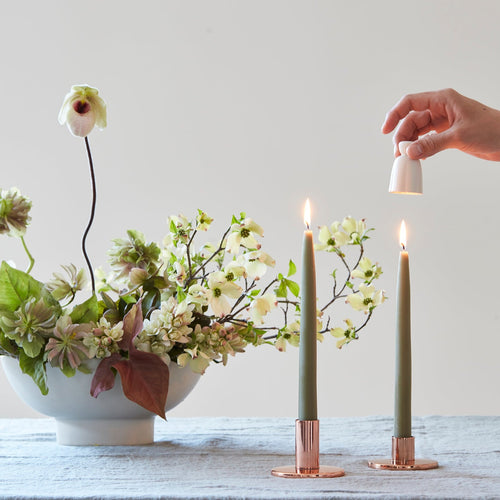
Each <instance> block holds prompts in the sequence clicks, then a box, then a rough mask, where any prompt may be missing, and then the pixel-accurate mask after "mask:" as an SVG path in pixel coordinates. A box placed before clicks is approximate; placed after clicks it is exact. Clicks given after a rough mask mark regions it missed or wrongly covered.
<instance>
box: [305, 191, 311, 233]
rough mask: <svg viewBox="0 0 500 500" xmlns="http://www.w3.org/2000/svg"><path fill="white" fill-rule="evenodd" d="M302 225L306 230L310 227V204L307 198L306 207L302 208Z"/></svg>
mask: <svg viewBox="0 0 500 500" xmlns="http://www.w3.org/2000/svg"><path fill="white" fill-rule="evenodd" d="M304 224H305V225H306V227H307V229H309V228H310V227H311V204H310V203H309V198H307V200H306V206H305V207H304Z"/></svg>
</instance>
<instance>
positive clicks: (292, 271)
mask: <svg viewBox="0 0 500 500" xmlns="http://www.w3.org/2000/svg"><path fill="white" fill-rule="evenodd" d="M296 272H297V266H296V265H295V263H294V262H293V260H292V259H290V262H289V263H288V275H287V276H288V277H290V276H293V275H294V274H295V273H296Z"/></svg>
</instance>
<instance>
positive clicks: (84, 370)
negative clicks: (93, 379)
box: [78, 363, 94, 375]
mask: <svg viewBox="0 0 500 500" xmlns="http://www.w3.org/2000/svg"><path fill="white" fill-rule="evenodd" d="M78 371H79V372H82V373H85V374H86V375H90V374H91V373H94V370H91V369H90V368H89V367H88V366H86V365H85V364H84V363H82V364H81V365H79V366H78Z"/></svg>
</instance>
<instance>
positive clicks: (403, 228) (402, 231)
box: [399, 220, 406, 250]
mask: <svg viewBox="0 0 500 500" xmlns="http://www.w3.org/2000/svg"><path fill="white" fill-rule="evenodd" d="M399 242H400V244H401V247H402V248H403V250H405V248H406V224H405V221H404V220H402V221H401V227H400V229H399Z"/></svg>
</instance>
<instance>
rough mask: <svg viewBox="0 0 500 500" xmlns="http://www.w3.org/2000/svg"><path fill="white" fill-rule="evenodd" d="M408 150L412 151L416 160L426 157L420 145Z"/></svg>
mask: <svg viewBox="0 0 500 500" xmlns="http://www.w3.org/2000/svg"><path fill="white" fill-rule="evenodd" d="M408 149H411V151H412V153H413V155H412V156H415V157H416V158H420V157H422V156H423V155H424V149H423V148H422V146H421V145H420V144H418V143H417V144H412V145H411V146H410V147H409V148H408Z"/></svg>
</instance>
